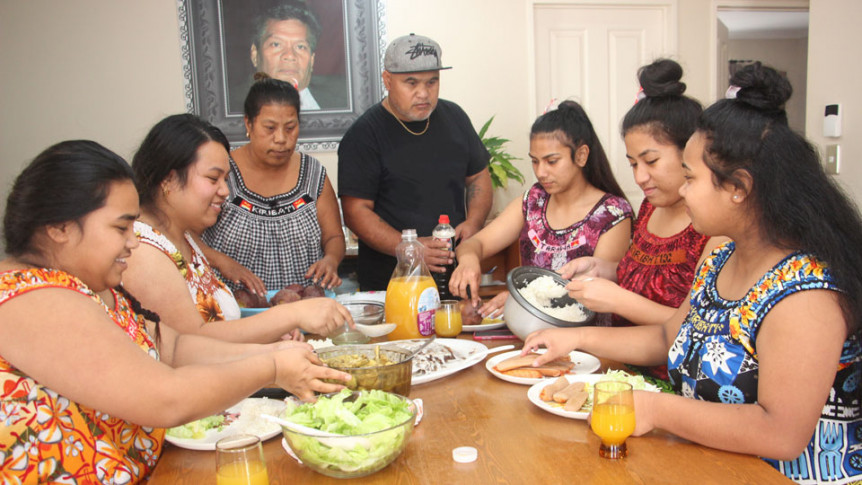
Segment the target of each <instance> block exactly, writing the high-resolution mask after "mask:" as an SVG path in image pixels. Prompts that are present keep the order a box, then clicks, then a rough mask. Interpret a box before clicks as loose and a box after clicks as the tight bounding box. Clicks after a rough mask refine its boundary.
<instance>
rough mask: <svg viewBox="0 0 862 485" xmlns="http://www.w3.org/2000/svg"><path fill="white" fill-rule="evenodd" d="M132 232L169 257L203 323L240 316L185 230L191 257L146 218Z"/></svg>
mask: <svg viewBox="0 0 862 485" xmlns="http://www.w3.org/2000/svg"><path fill="white" fill-rule="evenodd" d="M135 235H137V236H138V240H139V241H140V242H141V244H148V245H150V246H153V247H154V248H156V249H158V250H160V251H161V252H163V253H165V255H166V256H167V257H169V258H171V261H173V262H174V265H176V267H177V270H179V272H180V274H181V275H183V278H184V279H185V280H186V286H188V288H189V293H190V294H191V297H192V301H194V302H195V307H196V308H197V309H198V313H200V315H201V318H202V319H203V321H204V322H205V323H208V322H214V321H220V320H236V319H238V318H240V309H239V303H237V302H236V298H234V296H233V292H232V291H230V288H228V287H227V286H225V284H224V283H223V282H222V280H220V279H219V278H218V276H216V274H215V271H213V269H212V266H210V264H209V261H207V258H206V257H205V256H204V254H203V251H201V249H200V248H199V247H198V245H197V243H195V240H194V239H192V237H191V236H190V235H189V234H188V233H187V234H186V235H185V237H186V242H188V243H189V246H190V247H191V248H192V257H191V261H186V260H185V259H184V258H183V255H182V253H180V251H179V249H177V247H176V246H174V243H172V242H171V241H170V240H169V239H168V238H167V237H165V235H164V234H162V233H161V232H159V231H158V230H157V229H155V228H154V227H152V226H150V225H149V224H147V223H145V222H141V221H135Z"/></svg>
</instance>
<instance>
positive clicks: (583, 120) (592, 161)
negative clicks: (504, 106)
mask: <svg viewBox="0 0 862 485" xmlns="http://www.w3.org/2000/svg"><path fill="white" fill-rule="evenodd" d="M542 133H548V134H551V135H553V136H554V137H555V138H556V139H557V140H558V141H559V142H560V143H562V144H563V145H565V146H567V147H569V149H570V150H571V151H572V161H573V162H574V160H575V150H577V149H578V148H579V147H581V146H582V145H586V146H587V147H588V148H589V149H590V154H589V156H588V158H587V163H586V165H584V169H583V170H584V177H585V178H586V179H587V181H588V182H589V183H590V184H592V185H593V186H594V187H596V188H598V189H599V190H602V191H604V192H608V193H611V194H613V195H616V196H618V197H622V198H625V197H626V196H625V194H624V193H623V190H622V189H621V188H620V186H619V184H618V183H617V179H615V178H614V173H613V172H612V171H611V165H610V163H608V157H607V155H605V149H604V148H603V147H602V142H601V141H599V137H598V135H596V130H594V129H593V124H592V122H590V118H589V117H588V116H587V113H586V112H585V111H584V108H582V107H581V105H580V104H578V103H576V102H574V101H563V102H562V103H560V106H559V107H558V108H557V109H555V110H552V111H548V112H547V113H545V114H543V115H542V116H539V118H538V119H536V121H535V122H533V127H532V128H530V139H532V138H533V137H535V136H537V135H539V134H542Z"/></svg>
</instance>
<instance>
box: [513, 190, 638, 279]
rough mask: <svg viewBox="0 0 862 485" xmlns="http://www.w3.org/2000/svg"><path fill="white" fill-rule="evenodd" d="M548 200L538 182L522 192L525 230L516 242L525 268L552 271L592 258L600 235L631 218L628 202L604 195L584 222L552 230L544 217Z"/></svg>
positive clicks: (630, 207)
mask: <svg viewBox="0 0 862 485" xmlns="http://www.w3.org/2000/svg"><path fill="white" fill-rule="evenodd" d="M550 200H551V196H550V194H548V193H547V192H546V191H545V189H544V188H542V186H541V185H540V184H538V183H536V184H534V185H533V186H532V187H531V188H530V190H528V191H527V192H525V193H524V199H523V203H522V204H521V208H522V210H523V213H524V227H523V228H522V229H521V235H520V237H519V240H518V245H519V247H520V251H521V264H522V265H524V266H538V267H540V268H545V269H551V270H555V269H558V268H560V267H561V266H563V265H564V264H566V263H567V262H569V261H570V260H572V259H575V258H579V257H581V256H592V254H593V252H594V251H595V250H596V245H597V244H598V243H599V238H600V237H601V236H602V234H604V233H605V232H607V231H608V230H610V229H611V228H612V227H614V226H616V225H617V224H619V223H620V222H622V221H624V220H626V219H631V218H632V216H633V211H632V206H631V205H630V204H629V203H628V201H627V200H625V199H624V198H622V197H617V196H616V195H612V194H605V195H604V196H603V197H602V198H601V199H600V200H599V201H598V202H597V203H596V205H595V206H593V208H592V209H591V210H590V212H589V213H588V214H587V216H586V217H585V218H584V219H583V220H580V221H578V222H575V223H574V224H572V225H571V226H569V227H566V228H563V229H553V228H551V226H550V225H549V224H548V218H547V211H548V202H549V201H550Z"/></svg>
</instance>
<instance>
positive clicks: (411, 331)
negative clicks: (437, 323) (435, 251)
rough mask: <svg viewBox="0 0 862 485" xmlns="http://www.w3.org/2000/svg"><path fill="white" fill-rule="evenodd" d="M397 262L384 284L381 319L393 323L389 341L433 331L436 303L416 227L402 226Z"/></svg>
mask: <svg viewBox="0 0 862 485" xmlns="http://www.w3.org/2000/svg"><path fill="white" fill-rule="evenodd" d="M395 255H396V256H397V257H398V264H397V265H396V266H395V271H393V272H392V278H391V279H390V280H389V286H387V287H386V303H385V304H384V313H385V321H386V322H388V323H394V324H395V330H393V331H392V333H390V334H389V336H388V338H389V340H401V339H414V338H427V337H430V336H431V335H433V334H434V313H435V312H436V311H437V307H438V306H439V305H440V294H439V293H438V292H437V285H436V284H435V283H434V279H433V278H431V272H430V271H428V267H427V266H425V246H423V245H422V243H420V242H419V240H418V239H417V238H416V229H404V230H403V231H402V232H401V242H400V243H399V244H398V248H397V249H396V250H395Z"/></svg>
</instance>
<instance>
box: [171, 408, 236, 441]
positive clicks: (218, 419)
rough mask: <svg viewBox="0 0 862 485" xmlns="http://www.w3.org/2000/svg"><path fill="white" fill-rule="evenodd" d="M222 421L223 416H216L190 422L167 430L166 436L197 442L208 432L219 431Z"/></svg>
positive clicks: (222, 424)
mask: <svg viewBox="0 0 862 485" xmlns="http://www.w3.org/2000/svg"><path fill="white" fill-rule="evenodd" d="M224 420H225V418H224V416H222V415H220V414H217V415H215V416H209V417H206V418H203V419H199V420H197V421H192V422H191V423H187V424H184V425H182V426H176V427H174V428H170V429H168V431H167V434H168V436H173V437H174V438H185V439H192V440H199V439H201V438H204V437H205V436H206V433H207V431H208V430H211V429H215V430H217V431H218V430H221V428H222V427H223V426H224Z"/></svg>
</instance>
